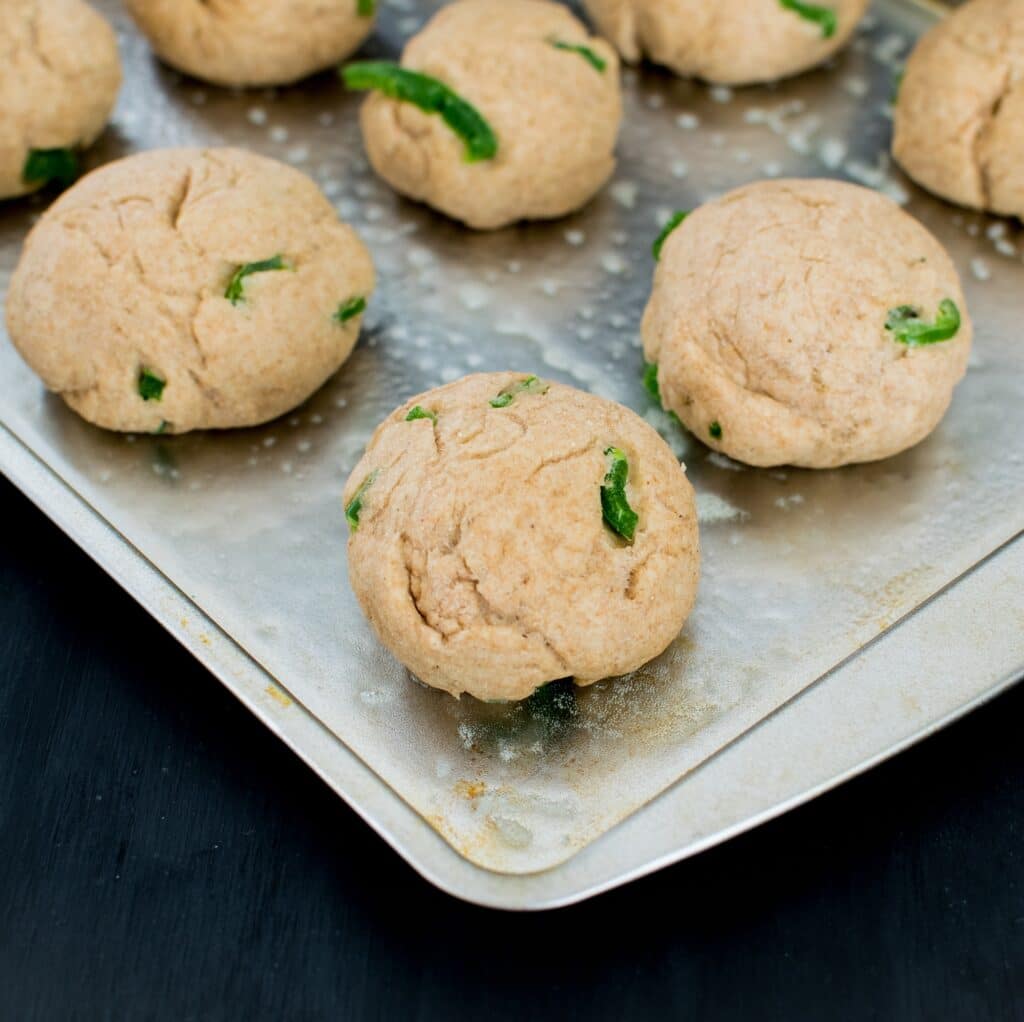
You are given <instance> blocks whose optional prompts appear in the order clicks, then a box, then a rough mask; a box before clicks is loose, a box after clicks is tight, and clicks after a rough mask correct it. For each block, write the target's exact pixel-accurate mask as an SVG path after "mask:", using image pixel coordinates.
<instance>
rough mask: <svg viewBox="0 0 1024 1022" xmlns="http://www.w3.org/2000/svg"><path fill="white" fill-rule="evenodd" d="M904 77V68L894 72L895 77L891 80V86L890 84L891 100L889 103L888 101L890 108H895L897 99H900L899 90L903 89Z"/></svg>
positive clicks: (905, 73)
mask: <svg viewBox="0 0 1024 1022" xmlns="http://www.w3.org/2000/svg"><path fill="white" fill-rule="evenodd" d="M906 77H907V70H906V68H901V69H900V70H899V71H897V72H896V77H895V78H894V79H893V84H892V99H890V101H889V103H890V105H891V106H895V105H896V104H897V103H898V102H899V99H900V89H902V88H903V79H904V78H906Z"/></svg>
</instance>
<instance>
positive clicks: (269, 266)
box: [224, 255, 289, 305]
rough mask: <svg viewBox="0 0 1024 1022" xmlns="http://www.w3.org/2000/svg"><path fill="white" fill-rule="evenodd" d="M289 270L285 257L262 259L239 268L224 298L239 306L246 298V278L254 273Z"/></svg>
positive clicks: (277, 256)
mask: <svg viewBox="0 0 1024 1022" xmlns="http://www.w3.org/2000/svg"><path fill="white" fill-rule="evenodd" d="M287 269H289V266H288V264H287V263H286V262H285V259H284V256H281V255H276V256H271V257H270V258H269V259H261V260H260V261H259V262H258V263H245V265H244V266H239V267H238V269H237V270H235V272H234V273H233V274H232V275H231V281H230V283H229V284H228V287H227V290H226V291H225V292H224V297H225V298H226V299H227V300H228V301H229V302H231V304H232V305H238V303H239V302H241V301H242V300H243V299H244V297H245V278H246V277H251V276H252V275H253V274H254V273H267V272H268V271H270V270H287Z"/></svg>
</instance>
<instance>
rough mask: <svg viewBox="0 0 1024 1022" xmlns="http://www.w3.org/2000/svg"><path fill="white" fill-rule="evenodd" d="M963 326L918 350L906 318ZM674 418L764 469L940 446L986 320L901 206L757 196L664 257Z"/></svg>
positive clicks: (709, 217) (788, 184) (697, 219)
mask: <svg viewBox="0 0 1024 1022" xmlns="http://www.w3.org/2000/svg"><path fill="white" fill-rule="evenodd" d="M945 300H949V301H952V302H953V303H955V305H956V307H957V309H958V310H959V315H960V317H961V323H960V327H959V330H958V331H957V332H956V334H955V336H954V337H953V338H952V339H950V340H946V341H942V342H940V343H932V344H928V345H922V346H911V345H908V344H906V343H902V342H901V341H899V340H898V339H897V336H896V332H894V331H893V330H888V329H886V323H887V321H888V320H889V318H890V315H891V314H892V312H893V310H903V311H904V312H906V313H908V314H909V312H910V309H909V307H913V309H915V310H916V311H917V312H918V313H919V317H920V319H922V320H924V321H926V322H928V323H935V322H937V321H938V320H939V318H940V316H941V313H940V310H939V306H940V303H942V302H943V301H945ZM642 334H643V342H644V351H645V353H646V357H647V359H648V361H650V362H654V363H657V365H658V382H659V385H660V388H661V399H662V402H663V403H664V405H665V407H666V408H668V409H670V410H671V411H674V412H675V413H676V414H677V415H678V416H679V418H680V419H681V420H682V421H683V423H684V424H685V425H686V426H687V428H689V429H690V430H692V431H693V432H694V433H695V434H696V435H697V436H698V437H700V439H701V440H703V441H704V442H705V443H707V444H709V445H710V446H711V447H714V448H716V449H718V450H720V451H724V452H725V453H726V454H728V455H730V456H731V457H733V458H736V459H738V460H739V461H744V462H747V463H748V464H750V465H783V464H791V465H800V466H803V467H805V468H831V467H834V466H837V465H845V464H847V463H849V462H859V461H874V460H875V459H878V458H885V457H888V456H889V455H892V454H896V453H897V452H898V451H902V450H904V449H905V448H907V447H911V446H912V445H914V444H916V443H917V442H918V441H920V440H922V439H924V437H926V436H927V435H928V434H929V433H930V432H931V431H932V430H933V429H934V428H935V427H936V426H937V425H938V423H939V420H940V419H941V418H942V416H943V415H944V414H945V411H946V408H947V407H948V406H949V402H950V399H951V397H952V394H953V387H954V386H955V385H956V383H957V382H958V381H959V380H960V378H961V377H962V376H963V374H964V372H965V371H966V367H967V356H968V353H969V351H970V346H971V323H970V319H969V318H968V316H967V307H966V304H965V302H964V296H963V292H962V291H961V290H960V283H959V280H958V279H957V274H956V270H955V269H954V268H953V264H952V263H951V262H950V259H949V256H948V255H946V252H945V250H944V249H943V248H942V246H941V245H940V244H939V243H938V241H936V240H935V238H934V237H932V235H931V234H929V233H928V231H927V230H925V228H924V227H922V226H921V224H919V223H918V222H917V221H916V220H914V219H913V218H912V217H910V216H908V215H907V214H906V213H904V212H903V211H902V210H901V209H900V208H899V207H898V206H897V205H896V204H895V203H893V202H891V201H890V200H889V199H886V198H884V197H883V196H881V195H879V194H877V193H876V192H872V191H869V190H868V189H866V188H860V187H857V186H855V185H849V184H843V183H841V182H838V181H770V182H762V183H760V184H753V185H748V186H746V187H744V188H739V189H737V190H736V191H734V192H730V193H729V194H727V195H725V196H724V197H722V198H721V199H718V200H716V201H714V202H710V203H708V204H707V205H705V206H702V207H701V208H700V209H698V210H697V211H696V212H694V213H693V214H691V216H690V217H689V218H688V219H686V220H685V221H684V222H683V224H682V225H681V226H680V227H679V228H677V229H676V231H675V232H674V233H673V234H671V235H670V236H669V238H668V240H667V241H666V242H665V245H664V247H663V249H662V253H661V261H660V263H659V265H658V269H657V273H656V275H655V279H654V292H653V294H652V295H651V300H650V303H649V304H648V306H647V311H646V312H645V314H644V319H643V327H642Z"/></svg>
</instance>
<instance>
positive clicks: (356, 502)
mask: <svg viewBox="0 0 1024 1022" xmlns="http://www.w3.org/2000/svg"><path fill="white" fill-rule="evenodd" d="M379 474H380V470H379V469H374V470H373V471H372V472H371V473H370V474H369V475H368V476H367V477H366V478H365V479H364V480H363V481H362V482H361V483H360V484H359V489H358V490H356V492H355V494H353V496H352V499H351V500H350V501H349V502H348V504H346V505H345V521H346V522H348V527H349V529H351V531H352V532H355V531H356V529H358V528H359V513H360V512H361V511H362V510H363V498H364V497H365V496H366V491H367V490H368V489H369V488H370V487H371V486H372V485H373V483H374V480H375V479H376V478H377V476H378V475H379Z"/></svg>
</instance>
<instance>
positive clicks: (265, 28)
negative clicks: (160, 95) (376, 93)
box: [125, 0, 374, 85]
mask: <svg viewBox="0 0 1024 1022" xmlns="http://www.w3.org/2000/svg"><path fill="white" fill-rule="evenodd" d="M125 6H126V7H127V8H128V11H129V13H130V14H131V15H132V17H133V18H134V19H135V23H136V24H137V25H138V26H139V29H140V31H141V32H142V33H143V35H145V36H146V38H147V39H149V42H150V45H151V46H152V47H153V49H154V50H155V51H156V53H157V56H159V57H160V59H161V60H163V61H165V62H166V63H168V64H170V65H171V67H175V68H177V69H178V70H179V71H184V72H185V73H186V74H190V75H193V76H194V77H196V78H202V79H203V80H204V81H207V82H213V84H215V85H288V84H290V83H291V82H296V81H298V80H299V79H301V78H306V77H308V76H309V75H311V74H315V73H316V72H317V71H323V70H324V69H325V68H328V67H331V66H332V65H334V64H337V63H338V62H339V61H341V60H344V59H345V57H347V56H348V55H349V54H351V53H353V52H355V50H357V49H358V48H359V45H360V44H361V43H362V41H363V40H364V39H365V38H366V37H367V36H368V35H369V34H370V31H371V30H372V29H373V23H374V14H373V5H371V8H370V13H367V14H360V13H359V10H360V0H217V2H215V3H210V2H208V0H125Z"/></svg>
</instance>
